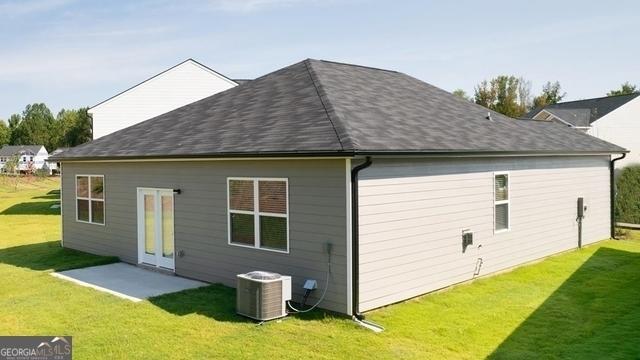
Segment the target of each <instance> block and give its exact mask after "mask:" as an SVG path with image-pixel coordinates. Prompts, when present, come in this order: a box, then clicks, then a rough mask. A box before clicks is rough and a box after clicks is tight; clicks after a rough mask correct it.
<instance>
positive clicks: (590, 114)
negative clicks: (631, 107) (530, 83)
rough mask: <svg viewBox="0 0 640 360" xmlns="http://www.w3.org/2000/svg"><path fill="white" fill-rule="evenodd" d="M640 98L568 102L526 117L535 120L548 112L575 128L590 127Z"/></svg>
mask: <svg viewBox="0 0 640 360" xmlns="http://www.w3.org/2000/svg"><path fill="white" fill-rule="evenodd" d="M638 96H640V93H636V94H627V95H615V96H605V97H599V98H593V99H585V100H576V101H566V102H561V103H557V104H552V105H547V106H545V107H543V108H537V109H533V110H531V111H530V112H529V113H528V114H527V115H526V116H525V117H526V118H533V117H534V116H536V115H537V114H538V113H539V112H540V111H542V110H547V111H549V112H550V113H552V114H554V115H555V116H557V117H559V118H560V119H562V120H564V121H566V122H568V123H570V124H572V125H574V126H589V125H590V124H591V123H593V122H594V121H596V120H598V119H600V118H601V117H603V116H605V115H607V114H608V113H610V112H612V111H613V110H615V109H617V108H619V107H620V106H622V105H624V104H626V103H628V102H629V101H631V100H633V99H635V98H636V97H638Z"/></svg>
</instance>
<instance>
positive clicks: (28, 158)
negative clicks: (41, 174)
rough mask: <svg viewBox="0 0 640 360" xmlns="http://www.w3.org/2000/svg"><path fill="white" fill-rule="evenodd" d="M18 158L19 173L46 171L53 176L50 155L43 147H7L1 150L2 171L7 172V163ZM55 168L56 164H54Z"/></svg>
mask: <svg viewBox="0 0 640 360" xmlns="http://www.w3.org/2000/svg"><path fill="white" fill-rule="evenodd" d="M14 156H17V157H18V167H17V169H16V170H18V171H29V170H30V169H32V170H41V169H44V170H46V171H47V172H48V173H49V174H51V171H52V169H53V168H52V167H51V164H49V163H48V162H47V159H48V158H49V153H48V152H47V149H46V148H45V147H44V146H42V145H5V146H3V147H2V148H1V149H0V170H2V172H6V171H7V170H6V169H5V167H6V164H7V162H9V161H11V159H12V158H13V157H14ZM54 166H55V164H54Z"/></svg>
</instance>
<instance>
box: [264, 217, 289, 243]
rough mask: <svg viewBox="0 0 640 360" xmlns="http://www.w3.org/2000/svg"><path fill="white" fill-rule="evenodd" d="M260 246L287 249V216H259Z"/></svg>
mask: <svg viewBox="0 0 640 360" xmlns="http://www.w3.org/2000/svg"><path fill="white" fill-rule="evenodd" d="M260 247H263V248H269V249H277V250H284V251H286V250H287V218H284V217H274V216H260Z"/></svg>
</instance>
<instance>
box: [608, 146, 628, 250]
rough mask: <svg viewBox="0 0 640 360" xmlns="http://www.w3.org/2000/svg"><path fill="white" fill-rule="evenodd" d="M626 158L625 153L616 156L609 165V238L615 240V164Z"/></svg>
mask: <svg viewBox="0 0 640 360" xmlns="http://www.w3.org/2000/svg"><path fill="white" fill-rule="evenodd" d="M626 156H627V154H626V153H623V154H622V155H620V156H618V157H617V158H615V159H612V160H611V162H610V164H609V191H610V192H609V202H610V203H611V209H610V210H611V238H612V239H615V238H616V209H615V207H616V206H615V204H616V202H615V198H616V184H615V179H614V175H615V162H616V161H618V160H622V159H624V158H625V157H626Z"/></svg>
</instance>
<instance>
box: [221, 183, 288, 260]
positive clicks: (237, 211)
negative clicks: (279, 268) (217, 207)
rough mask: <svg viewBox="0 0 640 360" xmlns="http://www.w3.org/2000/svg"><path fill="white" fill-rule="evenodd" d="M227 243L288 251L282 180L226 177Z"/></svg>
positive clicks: (286, 218) (284, 190) (285, 192)
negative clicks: (227, 203) (227, 197)
mask: <svg viewBox="0 0 640 360" xmlns="http://www.w3.org/2000/svg"><path fill="white" fill-rule="evenodd" d="M228 191H229V199H228V200H229V243H230V244H232V245H240V246H249V247H254V248H259V249H265V250H274V251H282V252H288V251H289V212H288V211H289V209H288V183H287V180H286V179H260V178H256V179H245V178H238V179H233V178H230V179H228Z"/></svg>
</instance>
